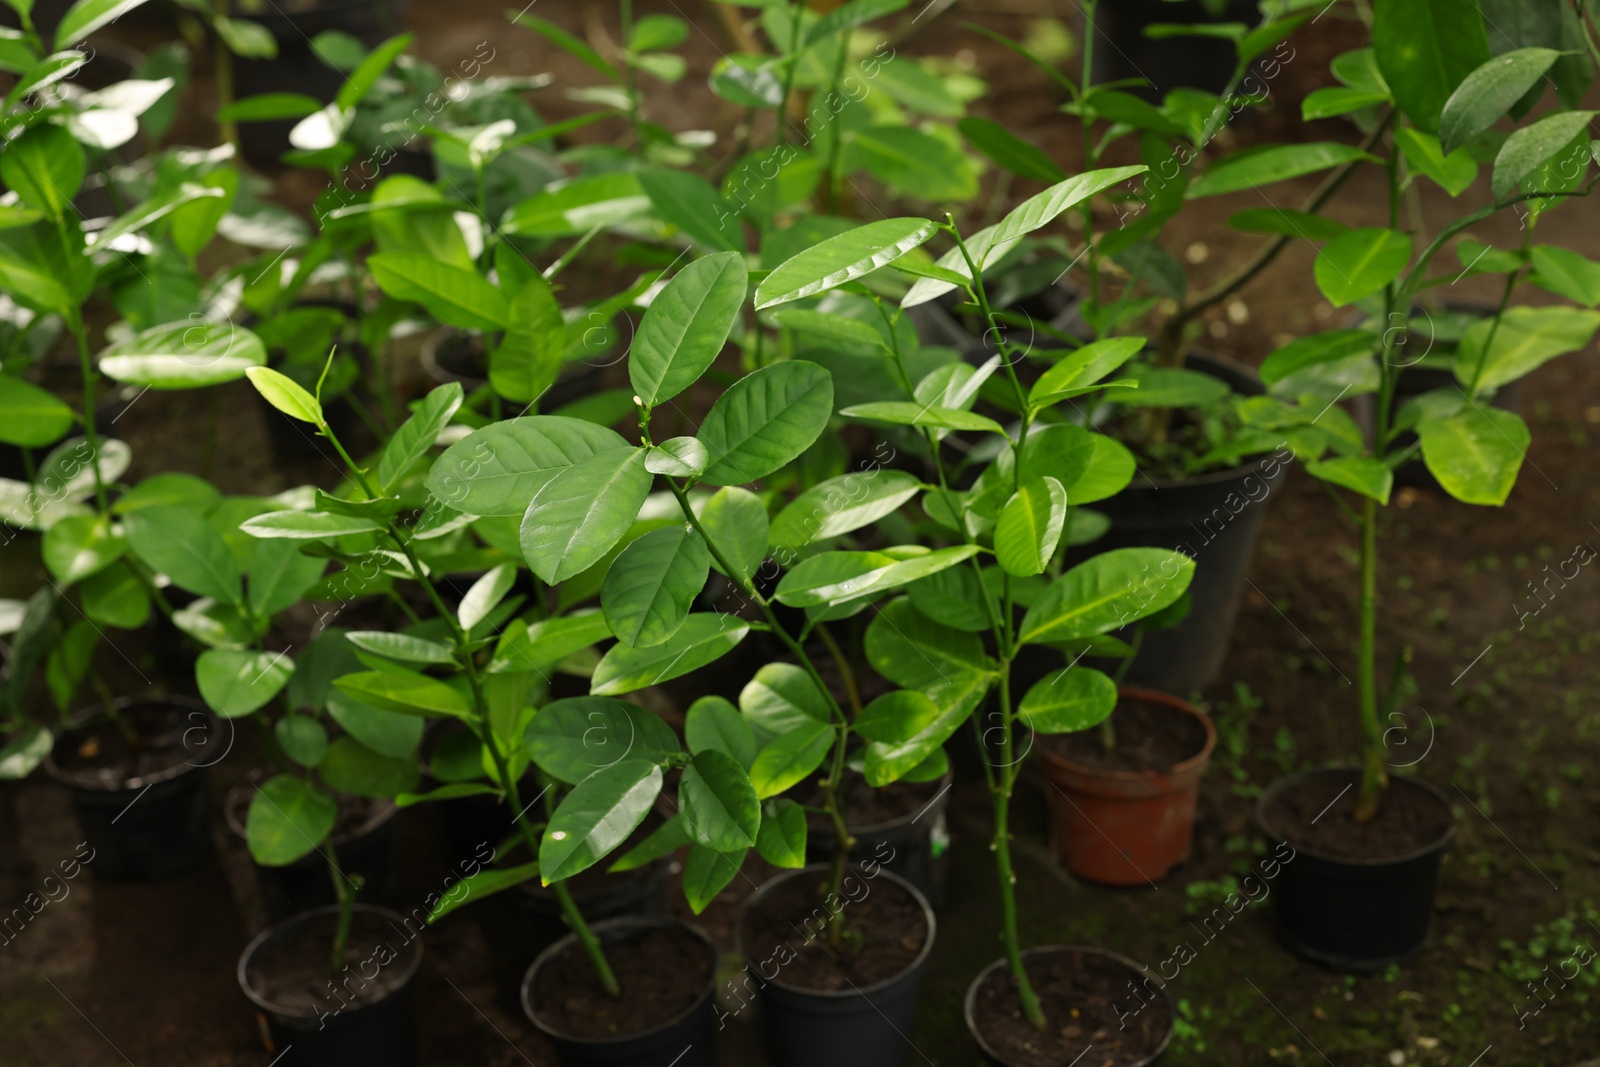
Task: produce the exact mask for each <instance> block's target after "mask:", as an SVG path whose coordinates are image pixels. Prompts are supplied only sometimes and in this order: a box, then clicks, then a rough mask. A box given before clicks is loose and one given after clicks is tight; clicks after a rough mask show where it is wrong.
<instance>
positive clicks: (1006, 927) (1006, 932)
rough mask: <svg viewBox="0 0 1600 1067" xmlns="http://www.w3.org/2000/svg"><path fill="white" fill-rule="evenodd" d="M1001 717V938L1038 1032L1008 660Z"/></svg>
mask: <svg viewBox="0 0 1600 1067" xmlns="http://www.w3.org/2000/svg"><path fill="white" fill-rule="evenodd" d="M1000 714H1001V716H1002V724H1003V734H1002V738H1001V763H1002V767H1001V769H1000V778H1001V780H1002V784H1001V785H1000V787H999V788H997V789H996V790H995V794H994V863H995V870H996V872H997V873H998V875H999V877H1000V922H1001V938H1002V939H1003V940H1004V942H1005V947H1006V962H1007V963H1008V964H1009V965H1010V967H1011V977H1012V979H1013V980H1014V981H1015V982H1016V983H1017V1000H1018V1001H1020V1002H1021V1004H1022V1014H1023V1015H1025V1016H1026V1017H1027V1019H1028V1022H1030V1023H1032V1024H1033V1026H1034V1028H1035V1029H1037V1030H1043V1029H1044V1028H1045V1018H1044V1009H1043V1008H1041V1007H1040V1006H1039V997H1038V995H1037V994H1036V993H1034V991H1033V983H1032V982H1030V981H1029V980H1028V972H1027V971H1026V970H1025V969H1024V968H1023V966H1022V942H1021V938H1020V937H1019V935H1018V933H1017V876H1016V874H1015V873H1013V871H1012V869H1011V825H1010V820H1011V787H1012V784H1013V783H1014V782H1015V781H1016V775H1015V774H1014V773H1013V770H1012V768H1011V766H1010V765H1011V763H1012V760H1013V759H1014V754H1013V751H1012V746H1013V743H1014V742H1013V738H1012V718H1011V663H1010V661H1009V660H1008V661H1007V662H1006V663H1005V664H1004V666H1003V668H1002V670H1001V672H1000Z"/></svg>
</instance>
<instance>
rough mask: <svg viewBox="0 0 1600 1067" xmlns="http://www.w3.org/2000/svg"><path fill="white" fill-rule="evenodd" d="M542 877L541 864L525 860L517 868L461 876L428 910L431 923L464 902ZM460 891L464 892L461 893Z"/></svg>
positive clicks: (500, 868)
mask: <svg viewBox="0 0 1600 1067" xmlns="http://www.w3.org/2000/svg"><path fill="white" fill-rule="evenodd" d="M538 876H539V863H538V861H537V860H536V861H534V862H533V863H523V864H519V865H518V866H516V867H490V868H488V869H487V870H481V871H479V872H477V873H476V874H470V875H468V876H467V877H465V878H463V879H461V881H459V882H457V883H456V884H455V885H453V886H451V887H450V890H449V891H448V892H446V893H444V894H443V895H442V896H440V897H439V899H438V900H437V901H435V902H434V905H433V907H432V908H431V909H430V910H429V911H428V922H429V923H430V924H431V923H436V922H438V921H439V920H440V919H442V918H444V917H445V916H446V915H449V914H450V913H451V912H453V911H455V910H456V909H457V908H459V907H461V906H462V905H463V904H468V903H471V902H472V901H476V900H482V899H483V898H484V897H488V896H493V895H494V894H496V893H499V892H501V891H503V890H506V889H513V888H515V887H517V886H519V885H521V884H522V883H523V882H526V881H528V880H529V879H531V878H537V877H538ZM457 893H459V894H460V895H459V896H458V895H457Z"/></svg>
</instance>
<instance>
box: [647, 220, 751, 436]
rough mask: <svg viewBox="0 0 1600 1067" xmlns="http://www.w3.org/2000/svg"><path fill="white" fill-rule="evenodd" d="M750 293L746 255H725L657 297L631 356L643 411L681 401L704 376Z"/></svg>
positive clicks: (702, 262) (704, 262) (685, 273)
mask: <svg viewBox="0 0 1600 1067" xmlns="http://www.w3.org/2000/svg"><path fill="white" fill-rule="evenodd" d="M748 287H749V275H748V274H747V273H746V271H745V266H744V255H743V253H740V252H722V253H718V254H717V255H713V256H706V257H705V258H703V259H698V260H695V261H694V262H693V263H691V264H689V265H688V266H687V267H685V268H684V269H683V270H681V271H679V272H678V274H677V276H676V277H674V278H673V279H672V281H670V282H668V283H667V286H666V288H664V289H662V290H661V292H660V293H658V294H656V298H655V299H654V300H652V301H651V303H650V307H649V309H648V310H646V311H645V313H644V318H643V319H642V320H641V321H640V323H639V332H638V334H637V335H636V336H635V337H634V340H633V347H632V348H631V349H630V350H629V352H628V379H629V381H630V382H631V383H632V385H633V391H634V393H635V394H636V395H637V396H638V397H639V398H640V399H642V400H643V401H644V404H645V407H647V408H649V407H655V406H656V405H657V404H659V403H661V402H662V401H664V400H670V399H671V398H673V397H675V396H677V395H678V394H679V393H681V392H683V391H684V390H685V389H687V388H689V386H691V385H693V384H694V383H695V382H696V381H698V380H699V378H700V376H701V375H702V374H704V373H705V372H706V369H707V368H709V367H710V366H711V364H712V363H713V362H714V361H715V360H716V358H717V353H719V352H721V351H722V346H723V345H724V344H725V343H727V340H728V332H729V331H730V330H732V329H733V324H734V323H735V322H737V321H738V318H739V311H740V309H741V308H742V307H743V306H744V296H745V290H746V289H747V288H748Z"/></svg>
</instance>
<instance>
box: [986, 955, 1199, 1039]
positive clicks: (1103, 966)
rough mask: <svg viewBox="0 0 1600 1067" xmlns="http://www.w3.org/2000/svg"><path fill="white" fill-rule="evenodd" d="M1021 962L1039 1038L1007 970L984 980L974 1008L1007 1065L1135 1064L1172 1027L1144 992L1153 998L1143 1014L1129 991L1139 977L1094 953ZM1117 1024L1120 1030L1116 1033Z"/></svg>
mask: <svg viewBox="0 0 1600 1067" xmlns="http://www.w3.org/2000/svg"><path fill="white" fill-rule="evenodd" d="M1025 963H1026V966H1027V970H1028V979H1029V981H1031V982H1032V983H1033V991H1034V993H1036V994H1038V997H1039V1006H1040V1007H1042V1008H1043V1009H1044V1017H1045V1029H1044V1031H1043V1032H1042V1033H1041V1032H1040V1031H1038V1030H1035V1029H1034V1028H1033V1024H1032V1023H1030V1022H1029V1021H1028V1020H1027V1018H1026V1017H1025V1016H1024V1015H1023V1014H1022V1003H1021V1001H1019V1000H1018V999H1017V990H1016V986H1015V985H1014V984H1013V983H1012V981H1011V971H1010V970H1009V969H1007V968H1005V967H1000V968H997V969H996V970H994V971H993V972H991V973H990V974H989V976H988V977H987V978H986V979H984V982H983V984H982V985H981V986H979V987H978V996H977V1000H976V1003H975V1004H974V1005H973V1015H974V1018H975V1019H976V1021H977V1025H978V1030H979V1032H980V1033H982V1034H983V1039H984V1040H985V1041H986V1042H988V1044H989V1047H990V1048H992V1049H993V1050H994V1051H995V1052H996V1053H998V1054H999V1055H1000V1058H1001V1059H1003V1060H1004V1061H1005V1062H1006V1063H1007V1064H1010V1065H1011V1067H1061V1064H1064V1063H1073V1064H1076V1065H1077V1067H1121V1065H1123V1064H1129V1063H1138V1062H1139V1061H1140V1060H1142V1059H1144V1058H1145V1057H1146V1056H1148V1055H1150V1054H1151V1053H1152V1052H1154V1051H1155V1050H1156V1049H1157V1047H1159V1046H1160V1044H1161V1041H1162V1039H1163V1038H1164V1037H1166V1035H1167V1028H1168V1027H1169V1026H1171V1025H1172V1013H1171V1011H1170V1010H1169V1009H1168V1007H1167V1002H1166V1000H1165V999H1163V998H1162V997H1160V996H1159V995H1157V994H1150V993H1146V994H1145V995H1146V996H1147V997H1149V998H1150V999H1147V1000H1145V1001H1143V1002H1142V1003H1143V1004H1144V1007H1143V1009H1142V1010H1141V1009H1140V1007H1139V1005H1140V1003H1141V1001H1140V1000H1139V999H1138V998H1136V997H1135V996H1134V994H1133V993H1132V992H1131V991H1130V990H1129V989H1128V981H1129V979H1137V977H1138V976H1137V975H1136V974H1135V972H1134V971H1132V970H1131V969H1130V968H1128V967H1125V966H1123V965H1122V964H1120V963H1118V962H1117V961H1116V960H1112V959H1107V958H1106V957H1105V956H1101V955H1098V954H1096V953H1092V952H1053V953H1050V954H1048V955H1039V956H1030V957H1028V959H1027V960H1026V961H1025ZM1118 1008H1121V1013H1120V1015H1119V1012H1118ZM1119 1018H1120V1019H1121V1024H1120V1025H1122V1026H1124V1027H1125V1029H1119V1022H1118V1020H1119ZM1085 1046H1088V1048H1087V1049H1086V1048H1085ZM1086 1052H1087V1054H1085V1053H1086Z"/></svg>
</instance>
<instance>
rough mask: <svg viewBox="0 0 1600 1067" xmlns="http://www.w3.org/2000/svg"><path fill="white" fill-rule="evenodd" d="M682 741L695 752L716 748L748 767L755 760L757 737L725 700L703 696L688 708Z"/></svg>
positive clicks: (742, 717)
mask: <svg viewBox="0 0 1600 1067" xmlns="http://www.w3.org/2000/svg"><path fill="white" fill-rule="evenodd" d="M683 739H684V741H685V742H686V743H687V744H688V746H689V751H690V752H693V753H699V752H704V751H705V750H706V749H715V750H717V751H718V752H723V753H726V754H727V755H729V756H731V757H733V758H734V759H735V760H737V761H738V762H739V765H740V766H741V767H745V768H748V767H749V766H750V764H751V762H753V761H754V760H755V758H756V735H755V733H754V731H752V730H751V729H750V724H749V723H748V722H746V721H745V719H744V716H743V715H741V714H739V709H738V708H736V707H734V706H733V705H732V704H730V703H729V702H728V701H727V700H726V699H724V698H723V697H718V696H707V697H701V698H700V699H699V700H696V701H695V702H694V703H693V704H690V705H689V711H688V713H687V715H686V716H685V717H684V724H683Z"/></svg>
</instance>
